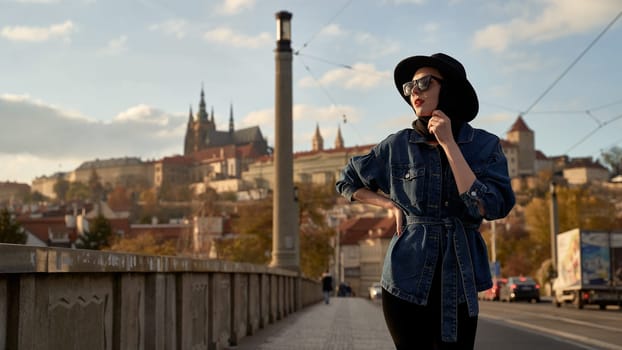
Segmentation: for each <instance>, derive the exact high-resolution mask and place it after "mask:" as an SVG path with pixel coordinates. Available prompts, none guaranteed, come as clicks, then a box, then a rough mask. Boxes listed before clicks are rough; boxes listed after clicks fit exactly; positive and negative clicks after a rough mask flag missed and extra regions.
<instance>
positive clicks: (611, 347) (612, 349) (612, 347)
mask: <svg viewBox="0 0 622 350" xmlns="http://www.w3.org/2000/svg"><path fill="white" fill-rule="evenodd" d="M480 317H484V318H488V319H492V320H495V321H497V322H505V323H509V324H512V325H515V326H518V327H522V328H527V329H530V330H533V331H536V332H537V333H540V334H542V333H546V334H548V335H553V336H555V337H558V338H562V339H571V340H574V341H578V342H581V343H583V344H589V345H593V346H598V347H600V348H603V349H608V350H622V346H619V345H616V344H611V343H607V342H604V341H600V340H596V339H592V338H588V337H584V336H581V335H576V334H572V333H568V332H562V331H558V330H555V329H550V328H545V327H542V326H534V325H532V324H529V323H526V322H522V321H516V320H507V319H504V318H501V317H497V316H492V315H488V314H482V313H481V312H480Z"/></svg>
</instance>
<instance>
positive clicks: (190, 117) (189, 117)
mask: <svg viewBox="0 0 622 350" xmlns="http://www.w3.org/2000/svg"><path fill="white" fill-rule="evenodd" d="M193 121H194V118H193V116H192V104H190V112H189V113H188V124H192V122H193Z"/></svg>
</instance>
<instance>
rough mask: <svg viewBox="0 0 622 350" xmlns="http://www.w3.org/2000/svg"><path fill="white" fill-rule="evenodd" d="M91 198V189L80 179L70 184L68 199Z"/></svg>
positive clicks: (66, 197)
mask: <svg viewBox="0 0 622 350" xmlns="http://www.w3.org/2000/svg"><path fill="white" fill-rule="evenodd" d="M89 198H91V191H90V190H89V187H88V186H87V185H85V184H84V183H82V182H79V181H76V182H72V183H70V184H69V189H68V190H67V194H66V196H65V199H66V200H68V201H70V200H87V199H89Z"/></svg>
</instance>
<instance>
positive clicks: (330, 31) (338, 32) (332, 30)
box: [319, 24, 348, 37]
mask: <svg viewBox="0 0 622 350" xmlns="http://www.w3.org/2000/svg"><path fill="white" fill-rule="evenodd" d="M347 34H348V32H347V31H345V30H343V29H342V28H341V26H339V25H338V24H329V25H327V26H326V27H324V28H322V30H320V33H319V35H322V36H327V37H343V36H345V35H347Z"/></svg>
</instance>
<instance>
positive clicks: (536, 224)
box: [497, 186, 616, 275]
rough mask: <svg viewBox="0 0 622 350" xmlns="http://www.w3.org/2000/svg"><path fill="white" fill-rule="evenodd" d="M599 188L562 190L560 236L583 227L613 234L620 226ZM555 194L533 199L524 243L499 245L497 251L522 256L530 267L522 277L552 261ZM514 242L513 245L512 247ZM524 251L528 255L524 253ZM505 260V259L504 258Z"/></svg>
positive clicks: (507, 261) (507, 262) (527, 209)
mask: <svg viewBox="0 0 622 350" xmlns="http://www.w3.org/2000/svg"><path fill="white" fill-rule="evenodd" d="M597 188H598V187H597V186H592V187H591V188H589V189H588V187H558V188H557V189H556V194H557V211H558V223H559V232H565V231H568V230H571V229H573V228H577V227H580V228H582V229H586V230H604V231H611V230H612V229H614V228H615V225H616V219H615V218H616V216H615V206H614V205H613V204H612V203H611V201H610V200H609V198H608V194H607V192H604V191H602V192H599V191H597ZM550 205H551V194H550V193H547V195H546V197H541V198H533V199H532V200H531V202H530V203H529V204H528V205H527V206H526V207H525V213H524V216H525V225H524V226H525V227H526V228H527V229H526V231H525V232H526V236H524V237H521V238H520V239H521V240H522V242H513V241H512V239H511V235H510V239H509V240H507V241H505V240H506V239H507V238H508V237H505V236H504V237H503V239H504V241H502V242H500V243H498V244H497V247H501V249H506V247H508V246H509V245H511V244H515V246H513V247H512V248H511V249H512V250H513V251H514V252H515V253H516V254H517V256H521V257H522V258H523V259H524V261H525V264H526V266H523V267H522V268H524V269H525V270H523V271H521V272H522V273H525V274H527V273H529V274H532V275H533V274H534V273H535V271H536V270H538V269H539V267H540V266H541V265H542V264H543V263H544V262H545V261H546V260H547V259H550V258H551V215H550ZM512 242H513V243H512ZM523 250H524V251H523ZM504 258H505V257H504ZM507 258H508V259H505V260H501V259H499V260H500V261H503V262H504V265H505V266H508V265H511V264H512V261H513V260H512V258H510V256H509V255H508V256H507Z"/></svg>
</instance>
